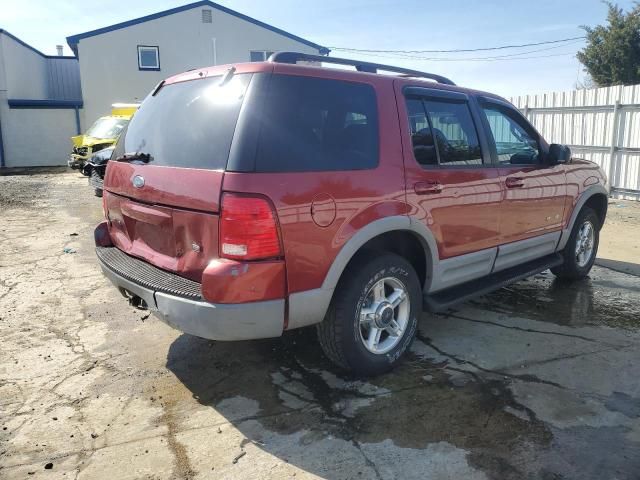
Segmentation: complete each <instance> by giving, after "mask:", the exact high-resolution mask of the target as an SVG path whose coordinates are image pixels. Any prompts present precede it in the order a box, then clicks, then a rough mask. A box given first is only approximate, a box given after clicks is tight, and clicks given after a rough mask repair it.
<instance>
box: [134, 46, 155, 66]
mask: <svg viewBox="0 0 640 480" xmlns="http://www.w3.org/2000/svg"><path fill="white" fill-rule="evenodd" d="M138 70H160V50H159V49H158V47H151V46H148V45H138Z"/></svg>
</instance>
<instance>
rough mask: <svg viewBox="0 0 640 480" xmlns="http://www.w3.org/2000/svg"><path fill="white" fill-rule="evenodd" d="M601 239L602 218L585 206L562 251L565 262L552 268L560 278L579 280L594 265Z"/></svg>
mask: <svg viewBox="0 0 640 480" xmlns="http://www.w3.org/2000/svg"><path fill="white" fill-rule="evenodd" d="M599 241H600V219H599V218H598V215H597V214H596V212H595V210H593V209H592V208H589V207H584V208H583V209H582V210H581V211H580V213H579V214H578V218H576V222H575V224H574V226H573V230H571V235H570V236H569V240H568V241H567V245H566V246H565V247H564V250H563V251H562V255H563V257H564V263H563V264H562V265H560V266H558V267H554V268H552V269H551V272H552V273H553V274H554V275H555V276H556V277H558V278H561V279H565V280H579V279H581V278H584V277H586V276H587V275H588V274H589V271H590V270H591V267H593V263H594V262H595V260H596V254H597V253H598V243H599Z"/></svg>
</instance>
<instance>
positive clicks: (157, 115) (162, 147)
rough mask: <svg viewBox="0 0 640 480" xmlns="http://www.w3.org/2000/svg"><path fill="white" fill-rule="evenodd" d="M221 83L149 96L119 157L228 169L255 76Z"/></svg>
mask: <svg viewBox="0 0 640 480" xmlns="http://www.w3.org/2000/svg"><path fill="white" fill-rule="evenodd" d="M222 78H223V77H220V76H217V77H210V78H204V79H202V80H190V81H186V82H180V83H175V84H170V85H166V86H164V87H162V88H161V89H160V91H158V93H157V94H156V95H149V96H148V97H147V98H146V99H145V100H144V102H142V105H141V106H140V109H139V110H138V112H137V113H136V115H135V117H133V119H132V120H131V123H130V124H129V126H128V128H127V132H126V133H125V134H124V136H123V137H124V138H123V139H121V140H120V142H119V145H118V153H116V156H118V155H121V154H126V155H134V154H145V155H148V158H150V159H151V160H150V162H151V163H152V164H153V165H160V166H169V167H183V168H202V169H211V170H220V169H224V168H225V167H226V166H227V159H228V158H229V149H230V148H231V141H232V140H233V134H234V131H235V128H236V123H237V121H238V116H239V114H240V107H241V106H242V102H243V99H244V95H245V92H246V90H247V86H248V85H249V81H250V80H251V74H238V75H234V76H232V77H231V78H230V79H226V81H224V83H222ZM122 144H124V145H122ZM123 147H124V148H123ZM120 151H122V153H120Z"/></svg>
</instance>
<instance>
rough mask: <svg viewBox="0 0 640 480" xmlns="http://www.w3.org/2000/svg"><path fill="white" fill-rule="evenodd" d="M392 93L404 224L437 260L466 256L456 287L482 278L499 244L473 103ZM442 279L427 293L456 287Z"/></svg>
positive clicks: (493, 185)
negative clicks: (399, 133) (418, 233)
mask: <svg viewBox="0 0 640 480" xmlns="http://www.w3.org/2000/svg"><path fill="white" fill-rule="evenodd" d="M397 88H398V89H399V91H398V90H397V91H396V95H397V96H398V98H399V100H400V101H399V108H400V112H401V118H402V120H403V121H401V128H402V129H403V142H404V144H403V147H404V148H403V150H404V154H405V170H406V184H407V200H408V203H409V204H410V205H411V206H412V209H413V211H412V216H413V217H414V218H416V217H417V218H418V219H420V221H422V222H424V224H425V225H426V226H427V228H429V229H430V230H431V232H432V233H433V235H434V237H435V239H436V242H437V243H438V253H439V257H440V259H441V260H445V259H449V258H451V257H458V256H462V255H465V254H472V253H473V254H474V255H473V256H469V257H467V258H461V261H462V260H464V262H463V263H464V266H456V269H457V271H459V272H460V273H461V280H470V279H472V278H474V277H479V276H482V275H486V274H488V273H489V272H490V271H491V267H492V265H493V260H494V258H495V252H496V248H495V247H496V246H497V245H498V243H499V241H500V232H499V228H498V227H499V211H500V209H499V207H500V200H501V197H502V192H501V185H500V176H499V171H498V169H497V168H496V167H495V165H493V164H492V163H491V156H490V154H489V152H488V147H487V143H486V141H485V139H484V136H483V135H481V134H480V132H479V128H478V127H479V126H480V121H479V120H480V119H479V118H478V114H477V110H476V109H474V108H472V107H473V102H474V99H473V98H470V97H469V96H467V95H466V94H464V93H461V92H450V91H446V90H440V89H429V88H423V87H404V88H401V86H398V87H397ZM443 265H444V263H443ZM463 270H464V271H463ZM444 277H446V275H445V276H444ZM444 277H443V278H444ZM447 278H449V280H446V279H444V280H442V281H440V280H437V283H438V285H437V286H434V287H435V288H444V287H446V286H449V285H451V284H454V283H458V282H457V281H456V279H455V278H454V277H453V276H451V275H450V276H448V277H447ZM443 282H444V283H443ZM432 290H433V288H432Z"/></svg>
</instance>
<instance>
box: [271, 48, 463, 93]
mask: <svg viewBox="0 0 640 480" xmlns="http://www.w3.org/2000/svg"><path fill="white" fill-rule="evenodd" d="M301 60H302V61H307V62H322V63H333V64H336V65H351V66H354V67H356V70H358V71H359V72H368V73H378V70H382V71H384V72H394V73H401V74H403V75H406V76H409V77H419V78H428V79H430V80H435V81H436V82H438V83H443V84H445V85H455V83H453V82H452V81H451V80H449V79H448V78H447V77H443V76H442V75H437V74H435V73H427V72H420V71H418V70H411V69H408V68H401V67H394V66H391V65H383V64H380V63H372V62H361V61H359V60H350V59H348V58H336V57H325V56H323V55H310V54H308V53H300V52H276V53H274V54H272V55H271V56H270V57H269V60H268V61H269V62H272V63H291V64H295V63H297V62H299V61H301Z"/></svg>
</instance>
